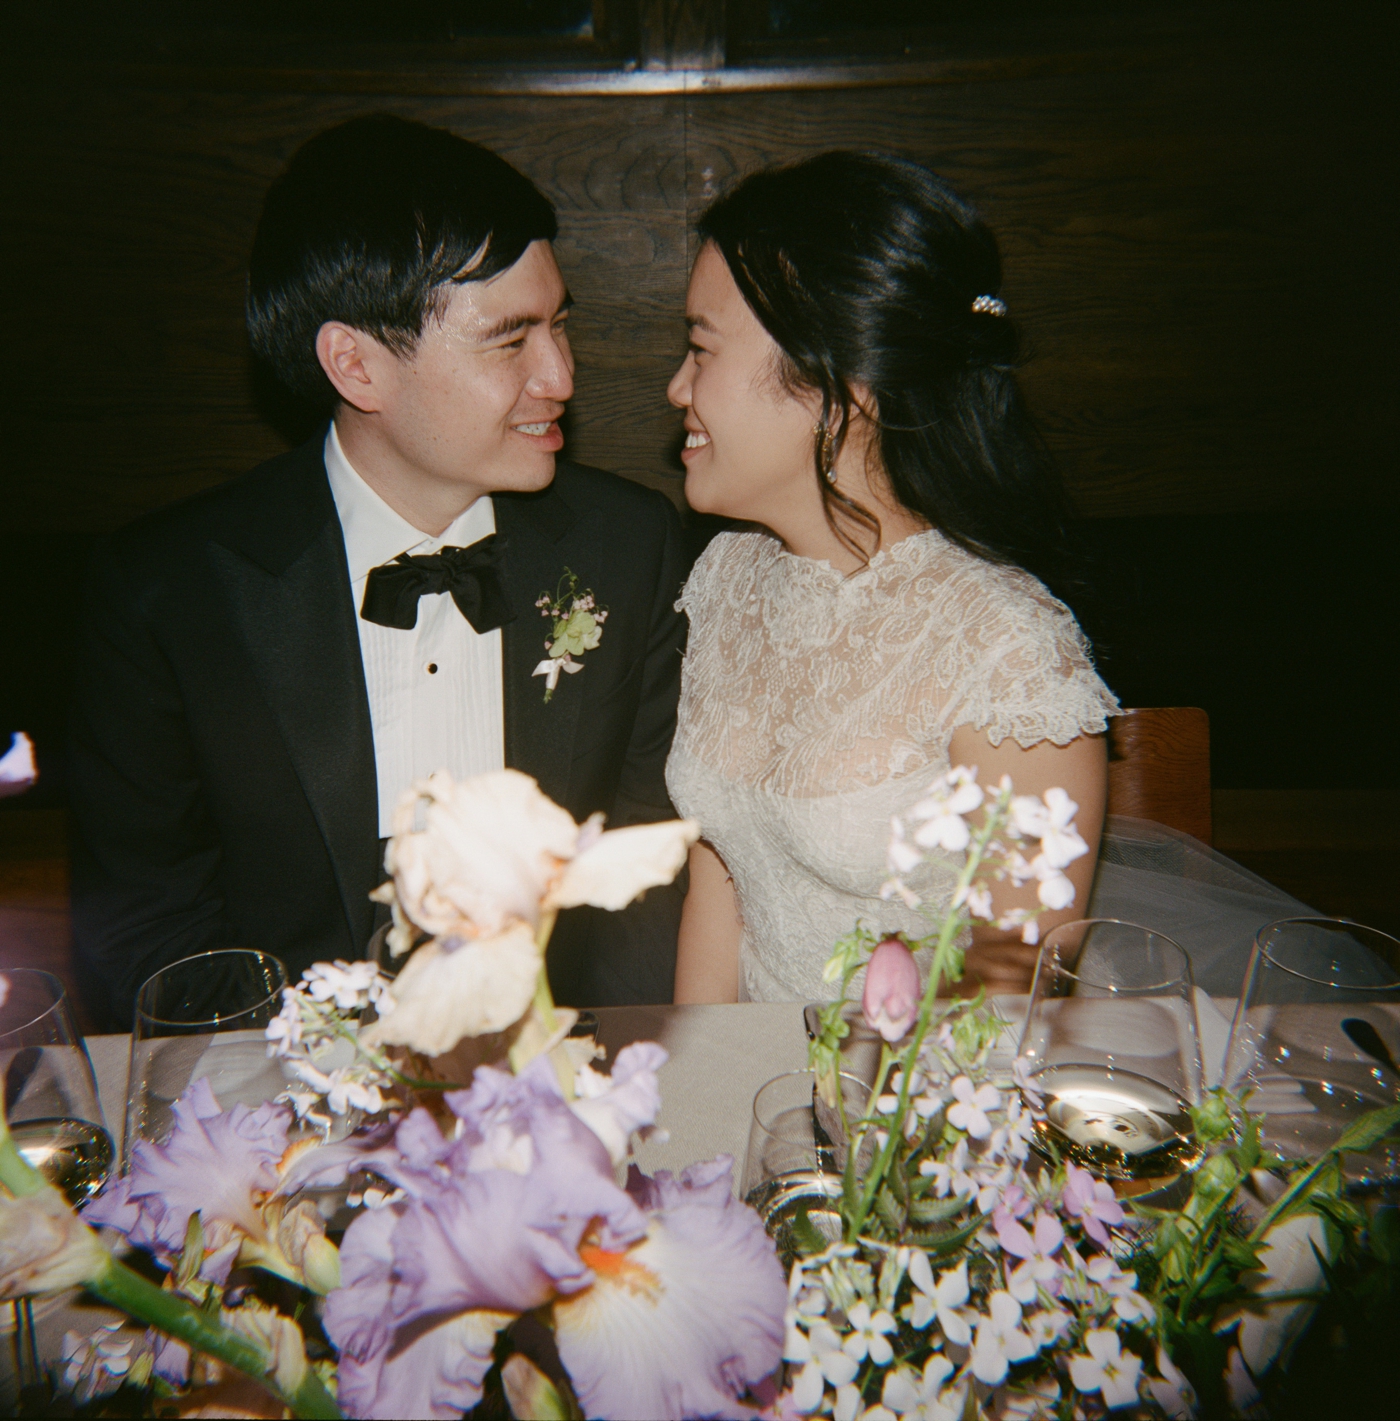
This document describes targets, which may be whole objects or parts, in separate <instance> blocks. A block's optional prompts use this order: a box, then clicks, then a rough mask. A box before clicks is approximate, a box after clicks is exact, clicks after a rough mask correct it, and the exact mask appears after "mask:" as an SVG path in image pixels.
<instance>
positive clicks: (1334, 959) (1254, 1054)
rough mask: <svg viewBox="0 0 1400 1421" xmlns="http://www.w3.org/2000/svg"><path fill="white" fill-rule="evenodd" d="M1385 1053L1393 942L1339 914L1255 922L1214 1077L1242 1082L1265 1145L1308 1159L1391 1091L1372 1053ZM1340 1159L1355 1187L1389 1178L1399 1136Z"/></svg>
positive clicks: (1395, 979) (1395, 1044)
mask: <svg viewBox="0 0 1400 1421" xmlns="http://www.w3.org/2000/svg"><path fill="white" fill-rule="evenodd" d="M1359 1043H1366V1044H1368V1045H1370V1046H1371V1047H1372V1050H1373V1051H1374V1052H1375V1054H1370V1053H1368V1052H1367V1051H1366V1050H1363V1049H1361V1045H1360V1044H1359ZM1376 1048H1379V1049H1378V1050H1377V1049H1376ZM1397 1054H1400V942H1397V941H1396V940H1395V939H1394V938H1393V937H1390V936H1388V935H1387V934H1386V933H1383V932H1379V931H1377V930H1376V929H1375V928H1367V927H1363V926H1362V925H1361V924H1359V923H1352V922H1348V921H1346V920H1345V919H1342V918H1284V919H1281V920H1280V921H1278V922H1274V923H1269V924H1268V925H1267V926H1266V927H1263V928H1261V929H1260V930H1259V932H1258V934H1257V936H1256V937H1255V940H1254V947H1253V950H1252V951H1251V953H1250V958H1249V966H1248V968H1247V969H1246V972H1245V979H1244V986H1243V987H1242V989H1241V991H1240V1000H1239V1004H1238V1006H1237V1007H1236V1009H1235V1019H1234V1023H1233V1024H1232V1026H1231V1028H1230V1044H1229V1046H1228V1047H1227V1048H1226V1052H1225V1083H1226V1085H1228V1086H1229V1087H1230V1088H1231V1089H1232V1090H1243V1089H1246V1088H1248V1089H1251V1090H1252V1091H1253V1094H1252V1095H1251V1096H1250V1098H1249V1100H1248V1102H1247V1104H1248V1107H1249V1109H1250V1110H1252V1111H1254V1112H1256V1113H1259V1114H1262V1115H1263V1117H1264V1120H1263V1124H1262V1126H1261V1133H1262V1135H1263V1138H1264V1141H1265V1143H1266V1144H1268V1145H1269V1146H1270V1147H1271V1148H1272V1149H1274V1150H1276V1151H1277V1152H1278V1153H1279V1154H1281V1155H1283V1156H1285V1157H1286V1158H1289V1159H1305V1158H1310V1157H1312V1156H1315V1155H1317V1154H1318V1153H1320V1152H1321V1151H1322V1150H1325V1149H1327V1148H1328V1146H1330V1145H1332V1144H1334V1143H1335V1142H1336V1140H1337V1137H1338V1136H1339V1135H1340V1134H1341V1133H1342V1131H1343V1130H1345V1129H1346V1128H1347V1127H1348V1126H1349V1125H1350V1124H1351V1123H1352V1122H1353V1121H1354V1120H1356V1119H1357V1117H1358V1116H1360V1115H1363V1114H1364V1113H1365V1112H1366V1111H1368V1110H1374V1109H1376V1108H1378V1107H1380V1106H1385V1105H1394V1104H1395V1103H1396V1102H1397V1101H1400V1074H1397V1073H1396V1072H1395V1071H1394V1069H1393V1068H1391V1067H1388V1066H1386V1065H1384V1064H1382V1061H1381V1060H1380V1059H1378V1057H1384V1056H1386V1055H1389V1056H1390V1058H1391V1060H1392V1061H1393V1060H1394V1058H1395V1056H1396V1055H1397ZM1342 1167H1343V1170H1344V1172H1345V1174H1346V1176H1347V1178H1348V1179H1349V1180H1350V1181H1351V1182H1352V1184H1353V1185H1359V1186H1361V1187H1363V1188H1365V1187H1368V1186H1377V1185H1381V1184H1385V1183H1389V1182H1393V1181H1395V1180H1396V1179H1400V1142H1397V1141H1395V1140H1394V1139H1392V1140H1388V1141H1382V1142H1381V1143H1380V1144H1378V1145H1376V1146H1375V1147H1374V1148H1373V1149H1372V1150H1370V1151H1368V1152H1366V1153H1364V1154H1347V1155H1344V1156H1343V1157H1342Z"/></svg>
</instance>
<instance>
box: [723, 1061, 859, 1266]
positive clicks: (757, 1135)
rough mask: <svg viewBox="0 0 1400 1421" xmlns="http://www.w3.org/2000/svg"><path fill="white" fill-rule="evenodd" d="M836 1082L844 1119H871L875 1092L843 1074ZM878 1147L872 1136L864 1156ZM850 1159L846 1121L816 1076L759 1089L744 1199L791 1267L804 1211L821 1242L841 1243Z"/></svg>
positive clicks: (793, 1076)
mask: <svg viewBox="0 0 1400 1421" xmlns="http://www.w3.org/2000/svg"><path fill="white" fill-rule="evenodd" d="M838 1079H839V1081H840V1086H841V1099H842V1107H843V1109H844V1111H845V1117H846V1120H847V1121H849V1122H852V1123H854V1122H855V1121H857V1120H859V1119H860V1118H861V1117H862V1116H863V1115H864V1113H865V1108H866V1104H867V1102H868V1101H869V1099H870V1087H869V1086H868V1085H866V1083H865V1082H864V1081H860V1080H857V1079H856V1078H855V1077H854V1076H848V1075H845V1074H844V1073H843V1074H841V1075H840V1076H839V1077H838ZM873 1147H874V1142H873V1137H867V1140H866V1142H865V1144H864V1145H863V1147H862V1154H863V1155H872V1154H873ZM846 1156H847V1148H846V1132H845V1130H844V1128H843V1127H842V1123H841V1115H840V1113H839V1112H838V1110H837V1109H835V1108H834V1107H832V1106H828V1105H827V1104H826V1103H825V1101H823V1100H822V1098H821V1095H820V1093H819V1092H818V1090H817V1077H816V1073H815V1072H814V1071H788V1072H786V1073H785V1074H783V1075H781V1076H774V1078H773V1079H772V1080H771V1081H768V1082H767V1083H766V1084H764V1085H763V1086H761V1087H760V1088H759V1091H758V1094H757V1095H756V1096H754V1102H753V1121H752V1123H751V1124H750V1126H749V1147H748V1152H747V1154H746V1155H745V1157H744V1175H743V1182H742V1184H741V1186H740V1193H741V1194H742V1195H743V1198H744V1202H745V1203H746V1204H748V1205H750V1206H751V1207H752V1208H753V1209H755V1210H756V1211H757V1212H758V1216H759V1218H761V1219H762V1220H763V1227H764V1228H765V1229H767V1231H768V1234H769V1236H770V1237H771V1238H772V1239H773V1241H774V1243H775V1244H777V1246H778V1253H779V1255H780V1256H781V1257H782V1258H783V1261H784V1264H785V1265H787V1264H790V1263H791V1262H792V1259H793V1258H794V1257H795V1256H796V1254H797V1251H798V1249H797V1241H796V1239H795V1238H794V1235H793V1229H794V1226H795V1223H796V1220H797V1216H798V1215H799V1214H800V1213H802V1212H804V1211H805V1213H806V1215H807V1219H808V1222H809V1223H810V1224H811V1225H812V1226H813V1227H814V1228H815V1229H816V1230H817V1232H818V1233H819V1234H821V1235H822V1237H823V1238H825V1239H826V1240H827V1241H828V1242H830V1243H839V1242H840V1241H841V1206H840V1200H841V1178H842V1174H843V1172H844V1170H845V1168H846Z"/></svg>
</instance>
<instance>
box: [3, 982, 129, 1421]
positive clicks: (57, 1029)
mask: <svg viewBox="0 0 1400 1421" xmlns="http://www.w3.org/2000/svg"><path fill="white" fill-rule="evenodd" d="M0 979H3V988H4V990H3V991H0V1075H2V1076H3V1080H4V1092H5V1116H6V1119H7V1120H8V1121H9V1125H10V1135H11V1137H12V1138H13V1139H14V1142H15V1147H16V1148H17V1149H18V1150H19V1152H20V1154H21V1155H23V1156H24V1158H25V1159H26V1160H28V1161H29V1163H30V1164H31V1165H33V1167H34V1168H35V1169H37V1170H38V1171H39V1172H40V1174H42V1175H43V1176H44V1178H45V1179H47V1180H48V1181H49V1183H50V1184H52V1185H54V1186H55V1188H57V1189H60V1190H61V1191H62V1192H63V1194H64V1196H65V1197H66V1198H67V1200H68V1202H69V1203H70V1204H73V1205H75V1206H76V1205H79V1204H82V1203H83V1202H84V1201H86V1200H88V1199H90V1198H91V1197H92V1196H93V1195H94V1194H96V1193H97V1191H98V1190H99V1189H101V1187H102V1185H103V1183H104V1182H105V1181H106V1178H107V1175H108V1174H109V1173H110V1172H111V1168H112V1137H111V1136H110V1135H109V1134H108V1133H107V1125H106V1121H105V1120H104V1119H103V1116H102V1104H101V1101H100V1099H99V1097H98V1094H97V1078H96V1077H95V1076H94V1075H93V1071H92V1062H91V1061H90V1060H89V1059H88V1053H87V1047H86V1046H85V1045H84V1043H83V1038H82V1036H81V1035H80V1034H79V1032H78V1028H77V1025H76V1023H75V1022H74V1020H73V1012H72V1009H71V1007H70V1005H69V1001H68V996H67V993H66V992H65V991H64V989H63V983H62V982H61V981H59V979H58V978H57V977H55V976H54V975H53V974H52V973H50V972H40V971H38V970H37V969H35V968H31V967H19V968H12V969H10V970H8V971H5V972H0ZM14 1318H15V1360H16V1364H17V1366H16V1371H17V1374H18V1379H19V1383H20V1394H21V1396H22V1397H23V1396H24V1394H25V1393H26V1392H27V1391H28V1390H29V1389H30V1388H31V1387H36V1386H39V1385H41V1384H42V1383H43V1379H44V1376H43V1371H42V1369H41V1368H40V1365H39V1355H38V1345H37V1342H36V1340H35V1336H34V1315H33V1310H32V1306H31V1303H30V1300H29V1299H28V1298H17V1299H16V1300H15V1303H14Z"/></svg>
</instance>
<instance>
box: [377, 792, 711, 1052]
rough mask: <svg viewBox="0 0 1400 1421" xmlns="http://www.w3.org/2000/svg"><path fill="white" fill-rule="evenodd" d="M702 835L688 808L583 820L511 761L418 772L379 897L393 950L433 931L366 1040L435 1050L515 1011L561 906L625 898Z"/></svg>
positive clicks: (526, 1003)
mask: <svg viewBox="0 0 1400 1421" xmlns="http://www.w3.org/2000/svg"><path fill="white" fill-rule="evenodd" d="M698 835H699V826H698V825H697V824H696V823H694V821H692V820H686V819H681V820H673V821H671V822H669V823H665V824H644V825H637V826H635V827H632V828H626V829H614V830H610V831H608V832H604V831H603V828H602V816H601V815H594V816H593V817H592V818H590V819H589V820H588V822H587V823H585V824H583V825H579V824H576V823H575V822H574V820H573V817H572V816H571V815H570V814H569V813H568V812H567V811H566V810H564V809H561V808H560V807H559V806H558V805H557V804H555V803H554V802H553V801H552V800H551V799H549V797H548V796H547V795H545V794H542V793H541V791H540V788H539V786H538V785H537V784H536V783H535V782H534V780H532V779H531V778H530V777H529V776H528V775H522V774H520V773H519V772H518V771H516V770H499V771H496V772H494V773H492V774H486V775H478V776H476V777H475V778H474V779H469V780H463V781H461V782H456V781H454V780H453V779H452V778H451V776H449V775H446V774H441V773H439V774H435V775H430V776H429V777H428V778H427V779H425V780H418V781H417V782H416V783H415V784H414V785H413V787H412V788H411V789H410V790H409V791H408V792H407V793H406V794H405V795H404V797H403V799H402V800H401V801H400V802H399V806H398V808H397V809H396V810H395V812H394V835H393V838H392V839H391V840H390V841H389V848H388V852H387V854H386V855H385V866H386V867H387V868H388V870H389V873H390V874H391V875H392V881H391V882H388V883H385V884H383V885H382V886H381V887H380V888H379V889H377V890H376V891H375V894H374V897H375V898H376V899H377V900H378V901H380V902H383V903H388V904H389V905H390V906H391V907H392V909H393V913H394V927H393V930H392V931H391V932H390V934H389V945H390V949H391V951H392V952H393V953H394V955H395V956H401V955H402V954H403V953H405V952H408V951H409V950H410V949H411V948H413V947H414V945H415V942H416V940H417V939H418V937H419V935H420V934H426V935H427V936H428V937H429V938H430V939H431V941H430V942H428V943H427V944H425V945H424V946H422V947H419V948H418V951H417V952H416V953H415V954H414V956H413V957H412V958H411V959H410V961H409V963H408V965H407V966H406V967H405V968H404V970H403V971H402V972H401V973H400V974H399V976H398V977H397V978H396V980H395V982H394V986H393V1003H394V1006H393V1011H392V1012H390V1013H388V1014H387V1015H381V1017H380V1019H379V1020H378V1021H377V1022H376V1023H375V1024H374V1026H373V1027H372V1028H371V1029H370V1031H369V1032H367V1033H366V1036H365V1041H366V1044H367V1045H370V1046H375V1045H400V1046H408V1047H410V1048H412V1049H414V1050H418V1051H423V1052H425V1053H427V1054H429V1055H441V1054H443V1053H445V1052H447V1051H449V1050H451V1048H452V1047H453V1046H455V1045H456V1044H457V1042H459V1041H460V1040H462V1039H463V1037H467V1036H478V1035H482V1034H484V1033H487V1032H496V1031H502V1030H505V1029H506V1028H508V1027H510V1026H512V1025H514V1024H515V1023H516V1022H517V1021H519V1020H520V1019H521V1017H523V1016H524V1015H525V1013H526V1012H527V1011H528V1010H529V1008H530V1004H531V1002H532V1001H533V1000H534V998H535V994H536V988H537V985H538V983H539V982H540V980H541V973H542V970H543V965H544V947H545V943H546V941H547V940H548V936H549V931H550V929H551V928H552V926H553V922H554V915H555V913H556V912H558V910H559V909H561V908H571V907H577V906H579V905H582V904H591V905H593V906H594V907H599V908H606V909H610V910H614V911H615V910H617V909H619V908H624V907H626V906H627V904H628V903H630V902H631V901H632V900H633V899H634V898H637V897H639V896H640V895H641V894H642V893H644V892H645V891H646V890H647V889H648V888H653V887H656V886H657V885H659V884H663V883H669V882H670V881H671V880H672V879H673V878H674V877H675V876H676V874H677V873H678V872H680V869H681V866H682V864H684V862H685V858H686V854H687V852H688V850H689V848H690V845H691V844H693V843H694V842H695V840H696V838H697V837H698Z"/></svg>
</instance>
